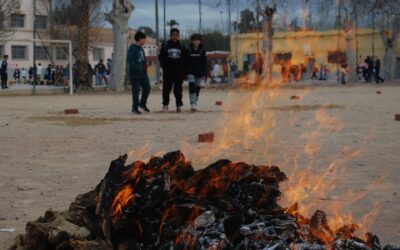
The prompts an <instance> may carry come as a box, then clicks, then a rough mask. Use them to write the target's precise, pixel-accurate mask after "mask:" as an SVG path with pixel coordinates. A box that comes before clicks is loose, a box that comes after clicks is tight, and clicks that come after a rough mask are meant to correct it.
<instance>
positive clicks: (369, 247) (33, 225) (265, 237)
mask: <svg viewBox="0 0 400 250" xmlns="http://www.w3.org/2000/svg"><path fill="white" fill-rule="evenodd" d="M126 160H127V156H126V155H124V156H121V157H119V158H118V159H116V160H114V161H112V162H111V165H110V167H109V170H108V172H107V174H106V176H105V177H104V179H103V180H102V181H101V182H100V184H99V185H98V186H97V187H96V189H95V190H93V191H90V192H88V193H86V194H82V195H79V196H78V197H77V198H76V200H75V202H73V203H72V204H71V206H70V209H69V210H68V211H65V212H62V213H57V212H52V211H47V212H46V215H45V216H44V217H41V218H39V219H38V220H37V221H34V222H30V223H28V225H27V228H26V230H27V233H26V234H25V235H19V236H18V237H17V239H16V242H15V245H14V246H13V247H12V248H11V249H60V250H61V249H81V250H83V249H85V250H88V249H121V250H122V249H266V250H281V249H297V250H323V249H337V250H339V249H354V250H357V249H360V250H361V249H363V250H380V249H382V248H381V245H380V242H379V239H378V237H376V236H375V235H373V234H368V235H367V236H366V240H361V239H359V238H357V237H355V236H354V235H353V233H354V231H356V230H357V228H358V227H357V226H356V225H350V226H343V227H342V228H340V229H339V230H337V231H333V230H331V229H330V228H329V225H328V223H327V221H328V220H327V215H326V214H325V213H324V212H323V211H316V212H315V214H314V215H313V216H312V217H311V218H310V219H308V218H305V217H303V216H301V215H300V214H299V213H298V211H297V205H294V206H292V207H290V208H288V209H282V208H281V207H280V206H279V205H278V204H277V201H278V199H279V197H280V195H281V192H280V191H279V184H280V183H281V182H282V181H285V180H287V178H286V176H285V174H284V173H282V172H281V171H280V170H279V168H278V167H275V166H271V167H267V166H255V165H249V164H246V163H232V162H231V161H229V160H220V161H217V162H215V163H214V164H212V165H210V166H208V167H207V168H204V169H201V170H198V171H194V169H193V167H192V166H191V163H190V162H188V161H186V159H185V157H184V155H183V154H182V153H181V152H180V151H176V152H171V153H168V154H166V155H164V156H163V157H153V158H151V159H150V160H149V162H148V163H147V164H145V163H144V162H140V161H137V162H134V163H132V164H129V165H126ZM384 249H385V250H395V249H398V248H396V247H393V246H386V247H385V248H384Z"/></svg>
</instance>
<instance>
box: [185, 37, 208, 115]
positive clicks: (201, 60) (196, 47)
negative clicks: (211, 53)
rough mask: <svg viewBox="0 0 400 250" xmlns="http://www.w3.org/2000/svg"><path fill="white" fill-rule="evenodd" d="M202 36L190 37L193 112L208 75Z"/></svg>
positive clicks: (189, 62)
mask: <svg viewBox="0 0 400 250" xmlns="http://www.w3.org/2000/svg"><path fill="white" fill-rule="evenodd" d="M201 38H202V37H201V35H200V34H193V35H192V37H191V38H190V40H191V41H192V43H191V44H190V47H189V51H188V55H187V60H186V61H187V62H186V65H187V79H188V82H189V99H190V106H191V109H190V110H191V111H192V112H195V111H196V110H197V101H198V99H199V94H200V89H201V87H202V86H203V85H204V83H205V79H206V76H207V56H206V51H205V50H204V48H203V44H201Z"/></svg>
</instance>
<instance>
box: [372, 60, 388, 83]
mask: <svg viewBox="0 0 400 250" xmlns="http://www.w3.org/2000/svg"><path fill="white" fill-rule="evenodd" d="M374 69H375V82H376V84H379V82H384V81H385V80H384V79H383V78H382V77H381V76H380V75H379V73H380V71H381V60H379V58H376V59H375V62H374Z"/></svg>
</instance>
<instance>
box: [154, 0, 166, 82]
mask: <svg viewBox="0 0 400 250" xmlns="http://www.w3.org/2000/svg"><path fill="white" fill-rule="evenodd" d="M155 2H156V44H157V45H156V46H157V55H158V51H159V46H160V27H159V23H158V0H155ZM164 6H165V5H164ZM156 62H157V63H156V64H157V65H156V68H157V70H156V72H157V73H156V74H157V76H156V79H157V84H159V83H160V61H159V60H158V57H157V58H156Z"/></svg>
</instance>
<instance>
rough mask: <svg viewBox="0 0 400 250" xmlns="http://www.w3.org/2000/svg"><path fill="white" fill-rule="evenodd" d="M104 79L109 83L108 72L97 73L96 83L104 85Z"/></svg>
mask: <svg viewBox="0 0 400 250" xmlns="http://www.w3.org/2000/svg"><path fill="white" fill-rule="evenodd" d="M103 79H104V81H105V83H106V84H107V76H106V73H96V85H97V86H99V85H102V84H103Z"/></svg>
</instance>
